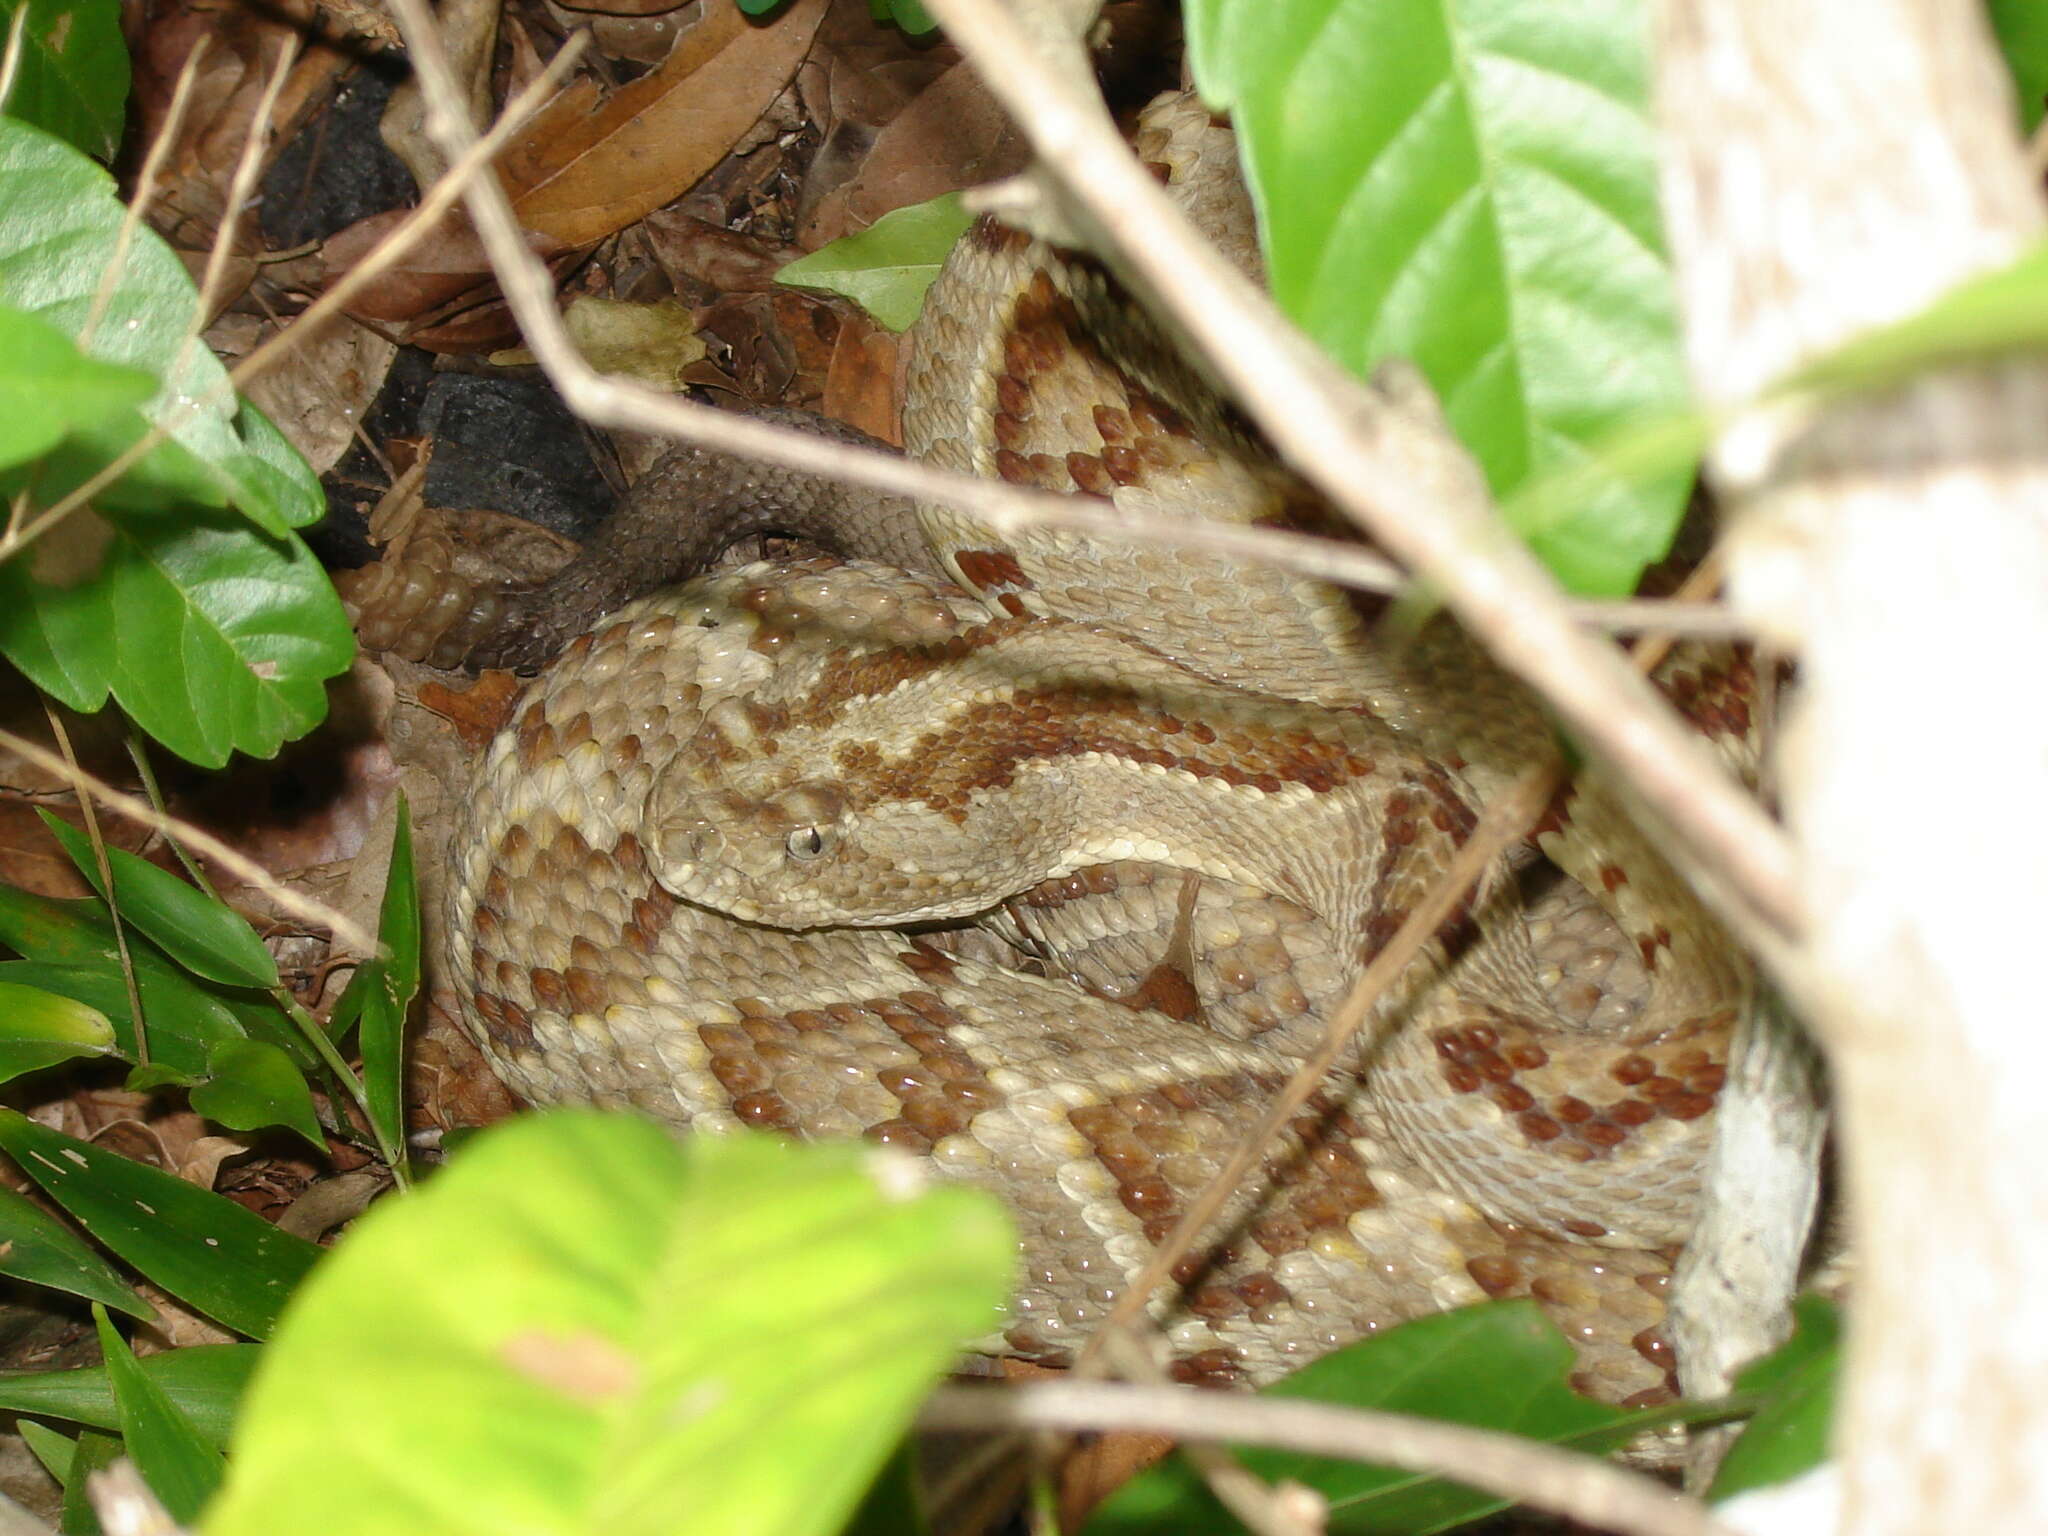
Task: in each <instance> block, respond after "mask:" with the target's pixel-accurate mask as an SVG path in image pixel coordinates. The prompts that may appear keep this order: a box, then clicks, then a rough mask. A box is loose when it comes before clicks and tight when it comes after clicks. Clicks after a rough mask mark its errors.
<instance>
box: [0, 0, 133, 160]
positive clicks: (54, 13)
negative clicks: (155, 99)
mask: <svg viewBox="0 0 2048 1536" xmlns="http://www.w3.org/2000/svg"><path fill="white" fill-rule="evenodd" d="M22 4H23V0H0V21H4V22H5V23H8V24H11V23H12V21H13V18H14V14H15V12H16V11H18V10H20V9H21V6H22ZM26 4H27V6H28V24H27V26H25V27H24V28H23V29H22V37H21V42H22V50H21V67H20V72H19V73H18V74H16V76H15V78H14V85H13V88H12V89H11V90H10V91H9V92H8V93H7V101H6V104H5V108H4V110H5V111H6V113H7V115H8V116H9V117H17V118H20V119H21V120H22V121H23V122H25V123H33V124H35V125H36V127H38V128H43V129H47V130H48V131H49V132H51V133H54V134H55V135H57V137H58V138H60V139H63V140H64V141H65V142H66V143H69V144H73V145H76V146H77V147H78V148H79V149H82V150H84V151H85V152H86V153H87V154H88V155H92V156H95V157H97V158H98V159H101V160H111V159H113V158H114V151H115V150H117V149H119V148H120V147H121V127H122V119H123V116H124V113H123V110H122V109H123V108H124V107H125V106H126V105H127V101H128V48H127V45H126V44H125V43H124V42H123V41H122V40H121V7H120V5H119V4H118V3H117V0H26ZM0 35H4V31H0Z"/></svg>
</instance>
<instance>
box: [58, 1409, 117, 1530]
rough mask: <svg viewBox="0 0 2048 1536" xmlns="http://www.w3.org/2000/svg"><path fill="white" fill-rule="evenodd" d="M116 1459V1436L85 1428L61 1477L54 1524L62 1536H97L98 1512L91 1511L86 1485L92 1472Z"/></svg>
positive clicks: (90, 1478)
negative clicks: (60, 1498) (60, 1512)
mask: <svg viewBox="0 0 2048 1536" xmlns="http://www.w3.org/2000/svg"><path fill="white" fill-rule="evenodd" d="M120 1459H121V1441H120V1437H119V1436H116V1435H103V1434H101V1433H99V1431H97V1430H91V1429H89V1430H87V1431H86V1432H85V1433H84V1434H82V1435H80V1436H79V1437H78V1443H77V1445H76V1446H75V1447H74V1448H73V1450H72V1453H71V1467H70V1470H69V1471H68V1472H67V1473H66V1475H65V1477H64V1513H63V1516H62V1519H61V1522H60V1523H59V1524H58V1527H57V1529H58V1530H60V1531H62V1532H63V1533H64V1536H100V1521H99V1516H98V1515H96V1514H94V1513H93V1508H92V1499H91V1497H90V1495H89V1493H88V1487H89V1485H90V1484H91V1482H92V1475H93V1473H95V1472H104V1471H106V1469H107V1468H108V1467H111V1466H112V1465H113V1464H114V1463H115V1462H117V1461H119V1460H120Z"/></svg>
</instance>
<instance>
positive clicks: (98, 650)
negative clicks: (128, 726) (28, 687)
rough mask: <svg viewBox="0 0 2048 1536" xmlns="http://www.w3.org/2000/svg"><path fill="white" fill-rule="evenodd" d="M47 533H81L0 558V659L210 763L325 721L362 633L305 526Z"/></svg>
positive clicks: (131, 521)
mask: <svg viewBox="0 0 2048 1536" xmlns="http://www.w3.org/2000/svg"><path fill="white" fill-rule="evenodd" d="M4 126H5V124H4V123H0V128H4ZM0 196H4V178H0ZM6 227H7V226H6V223H5V221H0V230H4V229H5V228H6ZM51 537H52V538H59V537H61V538H68V539H70V540H71V541H72V542H70V543H68V544H61V545H59V544H52V543H51V542H50V539H49V538H46V539H44V540H42V541H40V542H38V543H36V544H33V545H31V546H30V547H29V548H28V550H27V551H26V552H24V553H23V554H22V555H21V556H19V557H17V558H15V559H13V560H10V561H7V562H6V563H4V564H0V654H5V655H6V657H7V659H8V660H10V661H12V662H13V663H14V664H15V666H17V667H19V668H20V669H21V670H22V672H24V673H26V674H27V676H28V678H29V680H30V681H31V682H33V683H35V684H36V686H37V687H39V688H41V689H42V690H43V691H44V692H46V693H48V694H50V695H51V696H53V697H54V698H56V699H58V700H59V701H60V702H62V703H64V704H66V705H68V706H69V707H70V708H72V709H76V710H80V711H83V712H87V713H89V712H91V711H93V710H96V709H98V708H99V707H100V706H101V705H103V704H104V703H105V702H106V700H107V696H108V695H109V693H111V694H112V695H113V697H114V698H115V699H117V700H119V701H120V704H121V706H122V708H124V709H125V710H127V712H128V713H129V715H130V716H131V717H133V719H134V720H135V723H136V724H137V725H139V726H141V727H142V728H143V729H144V730H145V731H147V732H148V733H149V734H150V735H151V736H152V737H154V738H155V739H156V740H158V741H160V742H162V743H163V744H164V745H165V746H166V747H168V748H170V749H171V750H172V751H173V752H175V753H177V754H178V755H179V756H180V757H183V758H185V759H186V760H187V761H189V762H194V763H197V764H199V765H201V766H202V767H208V768H217V767H219V766H220V765H221V764H222V763H224V762H226V761H227V759H228V756H229V754H230V753H232V752H236V751H241V752H247V753H249V754H251V755H252V756H257V757H267V756H270V755H271V754H273V753H275V752H276V751H277V749H278V747H279V746H281V745H282V744H283V743H284V742H286V741H289V740H291V739H293V738H294V737H297V736H302V735H304V734H305V733H306V732H307V731H309V730H311V729H312V728H313V727H314V726H315V725H316V724H318V723H319V721H320V720H321V718H322V717H323V716H324V715H325V713H326V709H327V695H326V689H325V683H326V680H327V679H328V678H330V677H333V676H334V675H335V674H337V673H339V672H341V671H343V670H344V669H345V668H346V667H347V666H348V664H349V659H350V658H351V657H352V656H353V655H354V653H355V641H354V638H353V636H352V635H351V634H350V632H349V628H348V621H347V618H346V616H345V615H344V614H343V612H342V610H341V604H340V600H339V599H337V598H336V597H335V595H334V588H333V586H332V584H331V583H329V582H328V580H327V577H326V573H325V572H323V571H322V570H321V569H320V564H319V562H318V561H317V560H315V559H314V558H313V556H312V554H311V553H310V552H309V551H308V550H307V548H306V546H305V545H304V544H303V543H301V542H300V541H299V539H298V537H297V536H296V535H293V534H286V535H285V536H284V537H283V538H281V539H272V538H269V537H266V536H264V535H262V534H259V533H256V532H254V531H253V530H251V529H250V528H249V527H248V526H247V525H245V524H242V523H239V522H237V521H236V520H235V519H233V518H231V517H229V516H228V515H227V514H225V513H220V512H209V513H193V514H191V515H189V516H186V517H182V518H178V519H171V518H163V517H157V516H152V515H143V514H129V515H116V514H112V513H109V514H107V515H105V516H100V515H98V514H80V515H79V516H76V517H73V518H72V519H71V520H70V521H69V523H67V524H66V525H65V527H64V529H62V530H60V534H59V535H52V536H51Z"/></svg>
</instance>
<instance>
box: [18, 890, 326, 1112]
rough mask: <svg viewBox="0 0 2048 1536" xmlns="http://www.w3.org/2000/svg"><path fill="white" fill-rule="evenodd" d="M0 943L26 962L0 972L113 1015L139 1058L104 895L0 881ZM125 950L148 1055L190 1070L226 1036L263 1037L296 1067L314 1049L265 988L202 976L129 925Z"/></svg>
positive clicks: (197, 1069)
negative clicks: (63, 893)
mask: <svg viewBox="0 0 2048 1536" xmlns="http://www.w3.org/2000/svg"><path fill="white" fill-rule="evenodd" d="M0 948H6V949H12V950H14V951H15V952H16V953H17V954H21V955H24V956H26V957H27V958H28V962H29V963H19V962H17V963H15V964H0V976H5V977H6V978H7V979H9V980H12V981H17V982H20V983H22V984H24V985H26V986H34V987H41V988H42V989H43V990H45V991H47V992H57V993H61V994H62V995H63V996H65V997H75V998H77V999H78V1000H79V1001H80V1002H82V1003H88V1004H90V1005H91V1006H93V1007H95V1008H97V1009H99V1010H100V1012H102V1013H104V1014H105V1015H106V1016H107V1017H108V1018H109V1019H111V1020H113V1023H114V1033H115V1036H116V1040H117V1044H118V1050H119V1053H120V1054H121V1055H123V1056H126V1057H129V1058H130V1059H131V1060H132V1059H135V1057H136V1054H137V1053H136V1048H135V1040H134V1031H133V1029H132V1028H131V1027H130V1026H131V1020H130V1017H129V1004H128V993H127V987H126V985H125V983H124V982H123V980H122V974H121V957H120V951H119V950H118V948H117V947H116V945H115V943H114V925H113V920H112V918H111V916H110V915H109V914H108V912H107V909H106V904H105V903H104V902H102V901H101V900H100V899H99V898H98V897H96V896H88V897H84V898H82V899H79V900H75V901H59V900H56V899H55V898H53V897H48V896H36V895H32V894H31V893H29V892H27V891H24V890H20V889H18V888H16V887H14V886H10V885H0ZM128 955H129V959H130V961H131V962H132V963H133V965H134V968H135V977H136V981H137V983H138V985H139V987H140V990H141V992H142V1006H143V1013H144V1017H145V1018H146V1019H147V1020H148V1021H149V1029H150V1051H149V1054H150V1056H151V1058H152V1060H154V1061H156V1062H158V1063H159V1064H162V1065H165V1066H168V1067H170V1068H171V1069H173V1070H174V1071H177V1072H179V1073H181V1074H183V1075H185V1076H187V1077H193V1078H196V1077H199V1076H202V1075H204V1073H205V1071H206V1063H207V1058H208V1055H209V1054H210V1053H211V1051H212V1049H213V1047H214V1046H215V1045H217V1044H219V1043H220V1042H221V1041H223V1040H239V1039H245V1038H246V1039H253V1040H264V1041H268V1042H269V1043H270V1044H272V1045H275V1046H277V1047H279V1048H280V1049H282V1050H284V1051H285V1052H287V1053H288V1054H289V1055H290V1056H291V1058H292V1060H294V1061H296V1062H298V1063H299V1065H300V1066H301V1067H302V1068H307V1067H310V1066H311V1065H312V1064H313V1054H312V1050H311V1048H310V1047H309V1046H308V1045H307V1044H306V1042H305V1041H304V1040H303V1039H301V1038H300V1036H299V1032H298V1030H297V1029H296V1028H293V1027H292V1026H291V1025H290V1024H289V1023H288V1022H287V1021H286V1020H285V1018H284V1016H283V1014H282V1013H280V1012H279V1010H278V1006H277V1003H276V1001H275V1000H274V999H273V998H271V997H268V996H266V995H261V994H257V993H252V992H248V991H243V990H239V989H237V988H233V987H221V986H216V985H214V984H213V983H211V982H202V981H199V980H197V979H195V978H193V977H192V976H190V975H189V974H188V973H186V972H185V971H184V970H182V969H180V968H179V967H178V966H176V965H174V964H173V963H172V962H171V959H170V957H169V956H167V955H165V954H164V953H163V951H161V950H159V949H158V948H157V947H156V946H155V945H154V944H152V943H150V942H149V941H148V940H147V939H146V938H144V937H143V936H142V935H141V934H139V933H137V932H135V931H134V929H133V928H132V927H131V928H130V929H129V930H128Z"/></svg>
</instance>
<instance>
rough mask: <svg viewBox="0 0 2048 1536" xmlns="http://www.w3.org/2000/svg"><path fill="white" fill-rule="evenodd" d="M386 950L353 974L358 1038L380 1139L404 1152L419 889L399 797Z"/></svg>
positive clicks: (384, 915)
mask: <svg viewBox="0 0 2048 1536" xmlns="http://www.w3.org/2000/svg"><path fill="white" fill-rule="evenodd" d="M377 942H378V944H379V945H380V946H382V948H383V949H384V951H385V953H384V954H383V955H382V956H379V957H377V958H374V959H371V960H366V961H364V962H363V964H362V965H361V966H359V967H358V968H357V970H356V974H355V975H354V976H352V977H350V978H349V989H350V990H351V991H357V990H358V989H360V992H359V998H358V1001H357V1002H356V1003H354V1004H351V1007H352V1008H354V1009H357V1010H358V1013H357V1016H358V1018H359V1021H360V1022H359V1028H358V1039H359V1040H360V1043H361V1046H362V1052H363V1094H364V1097H365V1098H367V1099H368V1100H369V1106H370V1124H371V1126H372V1127H373V1128H374V1130H375V1132H376V1136H377V1144H378V1145H379V1146H380V1147H383V1148H385V1149H387V1150H388V1151H390V1152H391V1153H393V1154H395V1155H399V1156H402V1155H403V1152H404V1148H405V1016H406V1010H407V1009H408V1008H409V1007H410V1006H411V1003H412V999H413V995H414V994H415V993H416V992H418V991H419V988H420V891H419V881H418V879H417V877H416V876H415V875H414V873H413V861H412V812H411V810H410V809H409V808H408V807H407V805H406V803H405V797H404V796H403V795H400V796H399V798H398V825H397V828H396V830H395V832H394V834H393V836H392V841H391V870H390V872H389V873H388V874H387V875H386V876H385V878H384V900H383V904H382V906H381V907H380V909H379V914H378V920H377Z"/></svg>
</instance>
